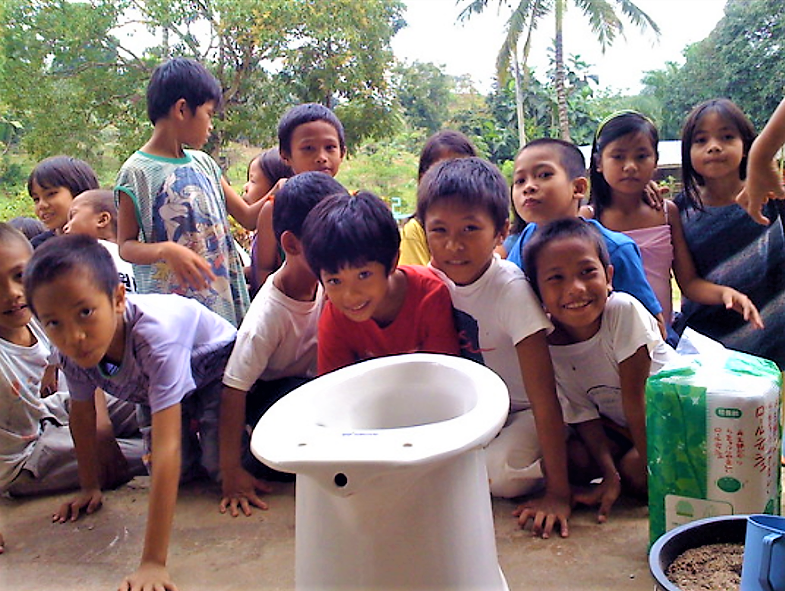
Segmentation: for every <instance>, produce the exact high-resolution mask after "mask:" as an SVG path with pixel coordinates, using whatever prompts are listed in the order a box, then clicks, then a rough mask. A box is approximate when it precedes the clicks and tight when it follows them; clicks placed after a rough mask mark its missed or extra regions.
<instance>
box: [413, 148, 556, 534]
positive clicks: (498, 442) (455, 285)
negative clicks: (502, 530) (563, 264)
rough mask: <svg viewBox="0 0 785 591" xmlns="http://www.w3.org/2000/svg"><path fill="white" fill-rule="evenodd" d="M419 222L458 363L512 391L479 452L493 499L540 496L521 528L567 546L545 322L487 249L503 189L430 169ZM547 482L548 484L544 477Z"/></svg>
mask: <svg viewBox="0 0 785 591" xmlns="http://www.w3.org/2000/svg"><path fill="white" fill-rule="evenodd" d="M417 217H418V219H420V220H422V221H423V226H424V228H425V235H426V238H427V240H428V246H429V248H430V250H431V263H430V267H431V269H433V271H434V272H435V273H436V274H437V275H438V276H439V277H440V278H441V279H442V281H443V282H444V283H445V284H446V285H447V287H448V289H449V290H450V295H451V297H452V303H453V307H454V308H455V311H456V315H457V324H458V330H459V336H460V340H461V354H462V355H463V356H464V357H469V358H470V359H474V360H476V361H478V362H480V363H483V364H485V365H487V366H488V367H489V368H491V369H492V370H494V371H495V372H496V373H498V374H499V375H500V376H501V377H502V379H504V381H505V383H506V384H507V388H508V389H509V392H510V402H511V409H510V411H511V412H510V415H509V417H508V419H507V422H506V423H505V425H504V427H503V428H502V430H501V433H500V434H499V435H498V436H497V437H496V439H494V440H493V441H491V443H490V444H489V445H488V448H487V450H486V463H487V466H488V477H489V479H490V481H491V494H493V495H495V496H502V497H517V496H519V495H524V494H530V493H533V492H536V491H538V490H539V489H540V488H542V487H543V485H544V486H545V495H544V496H543V497H542V498H539V499H530V500H529V501H527V502H526V503H524V504H522V505H521V506H520V507H518V509H517V510H516V512H515V514H516V515H517V516H518V518H519V523H520V524H521V526H524V525H525V524H526V523H527V522H528V521H529V519H531V520H532V523H533V527H532V529H533V531H534V533H535V534H537V535H542V536H543V537H545V538H547V537H549V536H550V534H551V532H552V531H553V528H554V527H555V526H556V525H557V524H558V525H559V527H560V531H561V535H562V536H563V537H566V536H567V535H568V534H569V531H568V524H567V522H568V519H569V516H570V511H571V508H570V506H571V499H570V487H569V482H568V480H567V452H566V444H565V435H564V422H563V420H562V415H561V409H560V407H559V401H558V398H557V396H556V386H555V381H554V375H553V367H552V365H551V359H550V355H549V353H548V345H547V342H546V334H547V333H548V332H549V331H550V330H551V328H552V326H551V323H550V322H549V321H548V319H547V318H546V316H545V314H544V312H543V310H542V307H541V306H540V305H539V302H538V301H537V298H536V296H535V295H534V293H533V291H532V289H531V286H530V285H529V282H528V281H527V280H526V276H525V275H524V274H523V272H522V271H521V270H520V269H519V268H518V267H517V266H515V265H514V264H512V263H510V262H509V261H504V260H501V259H500V258H499V257H498V255H496V254H495V253H494V249H495V248H496V247H497V246H498V245H499V244H501V242H502V240H504V237H505V236H506V235H507V231H508V228H509V189H508V188H507V183H506V181H505V180H504V177H503V176H502V175H501V173H500V172H499V170H498V169H497V168H496V167H495V166H493V165H492V164H491V163H489V162H486V161H484V160H482V159H480V158H460V159H457V160H447V161H443V162H440V163H439V164H437V165H435V166H434V167H432V168H431V169H430V170H428V172H427V173H425V175H424V176H423V178H422V180H421V181H420V186H419V190H418V192H417ZM546 474H547V478H546Z"/></svg>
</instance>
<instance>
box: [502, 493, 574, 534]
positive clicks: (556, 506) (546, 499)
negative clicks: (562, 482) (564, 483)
mask: <svg viewBox="0 0 785 591" xmlns="http://www.w3.org/2000/svg"><path fill="white" fill-rule="evenodd" d="M571 512H572V508H571V506H570V500H569V499H563V498H560V497H557V496H555V495H548V494H546V495H545V496H543V497H540V498H536V499H530V500H529V501H527V502H525V503H523V504H522V505H520V506H519V507H518V508H517V509H516V510H515V511H513V512H512V514H513V516H515V517H517V518H518V523H519V524H520V526H521V527H526V524H527V523H528V521H529V520H530V519H531V521H532V534H534V535H535V536H542V538H544V539H547V538H549V537H550V536H551V532H552V531H553V528H554V527H555V526H556V525H558V526H559V531H560V532H561V537H563V538H566V537H567V536H569V535H570V529H569V526H568V524H567V522H568V520H569V518H570V513H571Z"/></svg>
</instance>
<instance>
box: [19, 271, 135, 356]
mask: <svg viewBox="0 0 785 591" xmlns="http://www.w3.org/2000/svg"><path fill="white" fill-rule="evenodd" d="M32 301H33V303H34V305H35V309H36V315H37V316H38V319H39V320H40V321H41V325H42V326H43V328H44V330H45V331H46V334H47V336H48V337H49V339H50V340H51V341H52V343H53V344H54V345H55V346H56V347H57V348H58V349H60V351H61V352H62V353H63V354H64V355H66V356H67V357H69V358H70V359H72V360H73V361H74V363H76V364H77V365H79V366H80V367H84V368H90V367H95V366H96V365H98V363H99V362H100V361H101V360H102V359H103V358H104V357H106V356H108V357H109V358H110V359H112V360H113V361H115V362H119V361H121V360H122V351H123V348H124V343H123V324H122V314H123V311H124V310H125V290H124V288H123V286H122V285H118V286H117V289H116V290H115V293H114V294H113V295H112V297H111V298H110V297H108V296H107V295H106V294H105V293H104V292H102V291H100V290H99V289H97V288H96V286H95V282H94V280H93V278H92V277H91V276H90V274H89V273H88V272H87V271H77V270H75V271H71V272H69V273H66V274H65V275H62V276H60V277H58V278H57V279H55V280H54V281H52V282H50V283H46V284H44V285H41V286H39V287H38V288H36V289H35V291H34V292H33V300H32Z"/></svg>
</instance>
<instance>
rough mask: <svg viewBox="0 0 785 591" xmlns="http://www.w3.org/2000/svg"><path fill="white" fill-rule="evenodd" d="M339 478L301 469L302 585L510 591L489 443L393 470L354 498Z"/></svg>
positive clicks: (299, 532) (299, 554)
mask: <svg viewBox="0 0 785 591" xmlns="http://www.w3.org/2000/svg"><path fill="white" fill-rule="evenodd" d="M347 472H348V473H351V472H352V470H347ZM325 476H326V475H325ZM336 482H341V480H340V479H338V478H314V477H312V476H309V475H304V474H298V475H297V497H296V498H297V501H296V503H297V520H296V560H295V561H296V575H295V582H296V587H297V589H298V590H300V591H305V590H312V589H319V590H326V589H333V590H338V589H352V588H354V589H384V590H387V589H407V590H416V589H423V590H425V589H429V590H430V589H462V590H472V589H476V590H478V591H480V590H482V591H488V590H498V591H507V589H508V587H507V583H506V581H505V579H504V575H503V574H502V572H501V569H500V568H499V564H498V558H497V554H496V539H495V534H494V529H493V513H492V509H491V497H490V492H489V489H488V477H487V472H486V469H485V461H484V450H483V449H482V448H479V449H475V450H471V451H469V452H466V453H463V454H461V455H459V456H457V457H453V458H450V459H448V460H446V461H443V462H437V463H436V464H434V465H426V466H417V467H408V466H405V467H400V468H392V469H390V470H389V471H387V472H384V473H380V474H377V475H374V476H373V477H371V478H370V479H369V480H366V481H365V482H364V484H363V486H362V490H361V491H359V492H357V493H356V494H350V495H348V496H343V495H342V494H341V490H340V489H341V488H342V487H340V486H338V484H336ZM331 487H335V490H331Z"/></svg>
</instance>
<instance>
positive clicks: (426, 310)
mask: <svg viewBox="0 0 785 591" xmlns="http://www.w3.org/2000/svg"><path fill="white" fill-rule="evenodd" d="M400 243H401V236H400V233H399V231H398V226H397V224H396V223H395V219H394V218H393V215H392V212H391V211H390V209H389V207H387V205H386V204H385V203H384V202H383V201H382V200H381V199H379V198H378V197H377V196H375V195H373V194H372V193H368V192H365V191H361V192H359V193H357V194H356V195H347V194H343V195H333V196H331V197H328V198H327V199H325V200H323V201H322V202H321V203H319V204H318V205H317V206H316V207H314V209H313V210H312V211H311V213H310V214H308V217H307V218H306V220H305V223H304V224H303V236H302V244H303V247H304V249H305V257H306V259H307V260H308V264H309V265H310V266H311V269H312V270H313V273H314V275H316V276H317V277H318V278H319V280H320V281H321V283H322V285H323V286H324V291H325V294H326V295H327V298H328V300H329V301H328V302H327V304H326V305H325V307H324V311H323V312H322V316H321V319H320V320H319V351H318V358H319V361H318V366H319V374H325V373H328V372H330V371H333V370H335V369H338V368H340V367H344V366H346V365H350V364H352V363H355V362H357V361H362V360H365V359H371V358H375V357H382V356H385V355H397V354H400V353H413V352H416V351H424V352H429V353H446V354H454V355H457V354H458V337H457V334H456V332H455V325H454V323H453V318H452V309H451V304H450V294H449V292H448V291H447V289H446V288H445V287H444V285H442V283H441V281H439V280H438V279H437V278H436V277H434V276H433V274H431V273H430V271H428V270H427V269H425V268H423V267H418V266H414V265H412V266H409V265H401V266H398V249H399V247H400Z"/></svg>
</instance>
